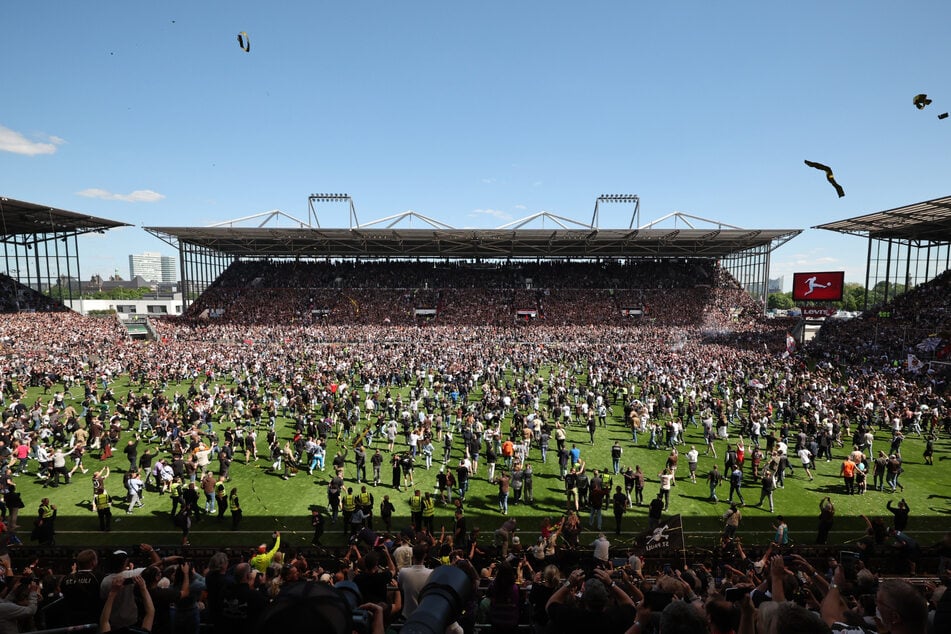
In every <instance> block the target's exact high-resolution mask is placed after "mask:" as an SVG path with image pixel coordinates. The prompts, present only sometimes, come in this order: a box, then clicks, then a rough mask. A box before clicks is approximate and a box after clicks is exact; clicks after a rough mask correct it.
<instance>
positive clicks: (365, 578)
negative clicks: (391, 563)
mask: <svg viewBox="0 0 951 634" xmlns="http://www.w3.org/2000/svg"><path fill="white" fill-rule="evenodd" d="M392 578H393V575H392V573H390V571H389V570H377V571H376V572H361V573H358V574H357V576H356V577H354V578H353V582H354V583H356V584H357V587H358V588H360V594H361V595H363V601H364V602H366V603H389V600H388V599H387V596H386V587H387V586H388V585H389V583H390V580H391V579H392Z"/></svg>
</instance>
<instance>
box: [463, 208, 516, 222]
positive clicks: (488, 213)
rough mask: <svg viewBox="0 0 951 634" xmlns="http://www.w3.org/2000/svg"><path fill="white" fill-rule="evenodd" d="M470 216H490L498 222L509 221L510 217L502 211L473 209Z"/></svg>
mask: <svg viewBox="0 0 951 634" xmlns="http://www.w3.org/2000/svg"><path fill="white" fill-rule="evenodd" d="M469 215H470V216H492V217H493V218H498V219H499V220H511V219H512V216H511V215H510V214H508V213H506V212H504V211H500V210H498V209H475V210H473V212H472V213H471V214H469Z"/></svg>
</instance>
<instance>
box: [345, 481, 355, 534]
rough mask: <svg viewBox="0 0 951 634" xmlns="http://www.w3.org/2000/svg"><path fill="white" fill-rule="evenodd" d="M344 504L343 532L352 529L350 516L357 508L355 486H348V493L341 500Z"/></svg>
mask: <svg viewBox="0 0 951 634" xmlns="http://www.w3.org/2000/svg"><path fill="white" fill-rule="evenodd" d="M341 505H342V506H343V532H344V533H346V532H347V531H348V530H350V517H351V516H352V515H353V512H354V511H356V510H357V496H355V495H354V494H353V487H347V494H346V495H344V496H343V499H342V500H341Z"/></svg>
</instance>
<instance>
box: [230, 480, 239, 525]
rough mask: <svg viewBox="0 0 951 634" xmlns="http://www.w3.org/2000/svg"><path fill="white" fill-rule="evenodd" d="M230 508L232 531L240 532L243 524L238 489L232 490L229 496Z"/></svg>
mask: <svg viewBox="0 0 951 634" xmlns="http://www.w3.org/2000/svg"><path fill="white" fill-rule="evenodd" d="M228 508H229V509H231V530H233V531H236V530H238V524H240V523H241V502H239V501H238V487H234V488H233V489H231V493H229V494H228Z"/></svg>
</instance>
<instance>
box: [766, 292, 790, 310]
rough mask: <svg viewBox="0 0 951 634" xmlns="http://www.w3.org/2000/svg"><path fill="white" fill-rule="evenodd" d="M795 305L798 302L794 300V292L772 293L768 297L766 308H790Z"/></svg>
mask: <svg viewBox="0 0 951 634" xmlns="http://www.w3.org/2000/svg"><path fill="white" fill-rule="evenodd" d="M795 307H796V303H795V302H793V299H792V293H770V295H769V297H767V298H766V308H776V309H779V310H788V309H790V308H795Z"/></svg>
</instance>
